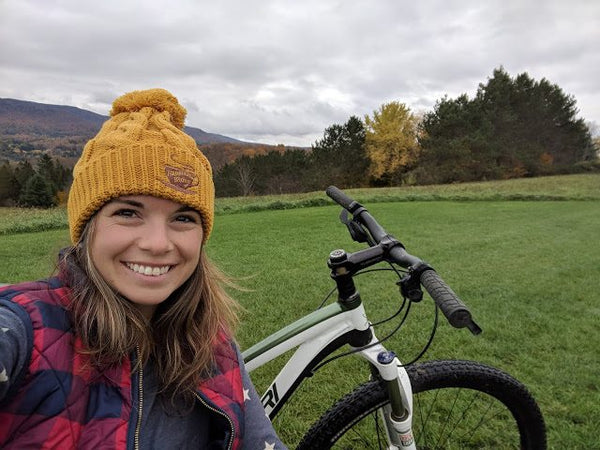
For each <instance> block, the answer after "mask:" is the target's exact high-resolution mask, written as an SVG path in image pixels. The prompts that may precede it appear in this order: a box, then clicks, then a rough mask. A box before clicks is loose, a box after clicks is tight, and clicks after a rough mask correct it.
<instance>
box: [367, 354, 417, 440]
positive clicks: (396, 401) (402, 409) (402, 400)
mask: <svg viewBox="0 0 600 450" xmlns="http://www.w3.org/2000/svg"><path fill="white" fill-rule="evenodd" d="M361 354H362V355H363V357H364V358H366V359H367V360H368V361H369V362H370V363H371V367H372V370H373V371H374V374H375V375H376V376H378V377H379V378H380V379H381V380H382V382H383V383H384V385H385V388H386V390H387V393H388V397H389V399H390V403H389V405H386V406H384V407H383V408H382V415H383V421H384V425H385V429H386V433H387V437H388V440H389V442H390V444H391V445H393V447H390V448H397V449H402V450H416V447H415V443H414V439H413V434H412V388H411V385H410V379H409V378H408V373H407V372H406V370H405V369H404V367H402V366H401V365H400V361H399V360H398V358H396V355H395V354H394V353H393V352H390V351H387V350H385V349H384V348H383V346H381V345H376V346H374V347H371V348H368V349H366V350H363V351H361Z"/></svg>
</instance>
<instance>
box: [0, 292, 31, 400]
mask: <svg viewBox="0 0 600 450" xmlns="http://www.w3.org/2000/svg"><path fill="white" fill-rule="evenodd" d="M17 308H18V307H17ZM30 326H31V325H30ZM31 345H32V343H31V342H28V333H27V331H26V325H25V323H24V322H23V319H22V318H21V317H20V316H19V315H18V314H17V313H16V312H15V310H14V308H10V307H8V306H6V305H5V304H4V305H3V304H2V302H0V403H1V402H2V400H4V399H5V398H6V397H7V395H8V394H9V392H10V391H11V388H13V387H16V384H17V381H18V378H19V377H20V375H21V373H22V372H23V370H24V368H25V365H26V364H27V362H28V361H27V360H28V358H29V356H28V355H29V352H28V348H29V347H30V346H31Z"/></svg>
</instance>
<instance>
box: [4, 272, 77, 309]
mask: <svg viewBox="0 0 600 450" xmlns="http://www.w3.org/2000/svg"><path fill="white" fill-rule="evenodd" d="M69 293H70V289H69V288H68V287H67V286H65V285H64V283H63V281H62V280H61V279H60V278H59V277H50V278H46V279H43V280H37V281H24V282H21V283H17V284H8V285H3V286H0V299H2V300H5V301H6V300H12V301H14V302H17V303H30V302H32V301H33V302H36V301H42V302H46V303H48V302H50V303H54V302H56V301H59V300H63V299H64V298H65V297H67V296H68V295H69Z"/></svg>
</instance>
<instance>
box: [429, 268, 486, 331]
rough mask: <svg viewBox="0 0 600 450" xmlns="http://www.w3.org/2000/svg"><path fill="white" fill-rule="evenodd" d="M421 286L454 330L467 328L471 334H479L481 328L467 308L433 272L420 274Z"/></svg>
mask: <svg viewBox="0 0 600 450" xmlns="http://www.w3.org/2000/svg"><path fill="white" fill-rule="evenodd" d="M421 284H422V285H423V287H424V288H425V289H426V290H427V292H428V293H429V295H431V298H433V300H434V301H435V303H436V304H437V305H438V307H439V308H440V309H441V310H442V313H444V316H446V319H448V322H449V323H450V325H452V326H453V327H455V328H464V327H467V328H468V329H469V330H470V331H471V333H473V334H479V333H481V328H479V326H478V325H477V324H476V323H475V322H474V321H473V318H472V317H471V312H470V311H469V309H468V308H467V306H466V305H465V304H464V303H463V302H462V300H461V299H460V298H458V296H457V295H456V294H455V293H454V291H453V290H452V289H451V288H450V286H448V285H447V284H446V283H445V282H444V280H442V279H441V278H440V276H439V275H438V274H437V272H436V271H435V270H425V271H424V272H423V273H422V274H421Z"/></svg>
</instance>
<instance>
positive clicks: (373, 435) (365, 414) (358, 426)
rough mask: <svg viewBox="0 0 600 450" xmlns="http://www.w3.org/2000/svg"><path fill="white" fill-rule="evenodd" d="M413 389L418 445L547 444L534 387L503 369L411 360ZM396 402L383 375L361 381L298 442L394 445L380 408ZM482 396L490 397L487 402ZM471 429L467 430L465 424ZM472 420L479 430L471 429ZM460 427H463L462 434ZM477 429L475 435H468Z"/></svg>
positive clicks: (363, 446) (533, 446)
mask: <svg viewBox="0 0 600 450" xmlns="http://www.w3.org/2000/svg"><path fill="white" fill-rule="evenodd" d="M407 372H408V375H409V377H410V380H411V385H412V389H413V434H414V439H415V443H416V445H417V448H418V449H437V448H443V449H453V448H460V449H464V448H477V449H481V448H490V449H491V448H493V449H504V448H513V449H514V448H519V446H520V448H522V449H545V448H546V430H545V425H544V419H543V417H542V414H541V412H540V409H539V407H538V405H537V403H536V402H535V400H534V398H533V397H532V396H531V394H530V393H529V391H528V390H527V388H526V387H525V386H524V385H523V384H522V383H520V382H519V381H517V380H516V379H514V378H513V377H511V376H510V375H508V374H507V373H505V372H503V371H501V370H498V369H496V368H493V367H490V366H486V365H484V364H480V363H477V362H472V361H455V360H449V361H430V362H425V363H422V364H415V365H412V366H410V367H407ZM387 403H389V399H388V395H387V392H386V389H385V385H384V384H383V383H382V382H381V381H378V380H373V381H369V382H367V383H364V384H362V385H361V386H359V387H357V388H356V389H355V390H354V391H353V392H351V393H349V394H347V395H346V396H344V397H343V398H342V399H340V400H339V401H338V402H336V403H335V404H334V405H333V406H332V407H331V408H330V409H329V410H328V411H327V412H326V413H325V414H323V416H321V418H320V419H319V420H318V421H317V422H315V424H314V425H313V426H312V427H311V428H310V429H309V431H308V432H307V433H306V435H305V436H304V438H303V439H302V441H301V442H300V444H299V446H298V447H297V448H298V449H302V450H305V449H306V450H308V449H311V450H314V449H330V448H338V449H368V448H388V447H387V445H388V444H387V441H386V440H385V430H383V429H380V430H378V431H372V432H370V433H369V434H368V435H367V434H366V431H364V430H363V429H362V427H364V426H365V424H366V426H367V427H368V428H376V426H377V423H379V426H381V423H382V422H381V419H379V421H377V418H375V419H373V417H372V416H375V417H377V414H378V411H379V410H380V409H381V408H382V407H383V406H384V405H386V404H387ZM480 403H483V404H480ZM463 426H465V427H468V428H469V429H467V430H466V432H465V431H464V430H462V427H463ZM471 427H472V428H473V429H471ZM459 432H460V433H461V434H459ZM467 433H471V434H467Z"/></svg>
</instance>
